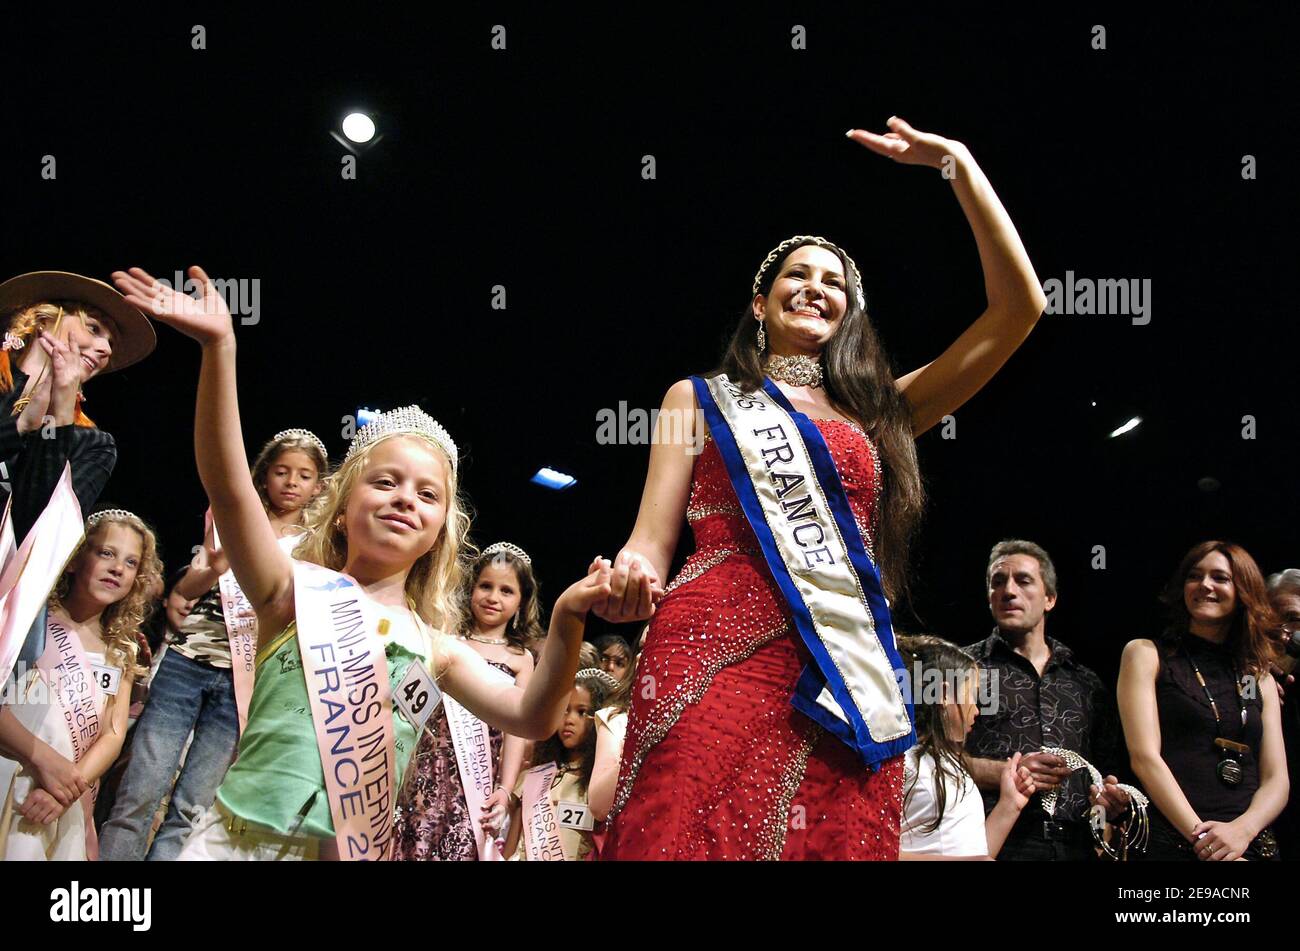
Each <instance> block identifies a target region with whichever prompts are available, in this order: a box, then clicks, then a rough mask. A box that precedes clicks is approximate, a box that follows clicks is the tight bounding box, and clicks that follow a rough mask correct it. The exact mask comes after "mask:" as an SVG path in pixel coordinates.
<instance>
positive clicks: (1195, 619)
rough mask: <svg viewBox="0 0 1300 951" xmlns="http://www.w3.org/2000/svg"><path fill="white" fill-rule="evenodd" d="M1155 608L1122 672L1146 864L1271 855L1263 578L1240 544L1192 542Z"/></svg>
mask: <svg viewBox="0 0 1300 951" xmlns="http://www.w3.org/2000/svg"><path fill="white" fill-rule="evenodd" d="M1161 600H1162V601H1164V603H1165V604H1166V606H1167V607H1168V608H1169V614H1170V622H1169V625H1168V627H1166V628H1165V631H1164V633H1163V635H1162V636H1161V637H1160V638H1159V640H1158V641H1152V640H1146V639H1141V640H1134V641H1129V643H1128V644H1127V646H1125V648H1124V655H1123V658H1122V660H1121V661H1120V670H1119V712H1120V719H1121V720H1122V722H1123V724H1124V737H1125V739H1126V740H1127V741H1128V749H1129V758H1130V761H1131V763H1132V766H1133V772H1134V774H1135V775H1136V776H1137V778H1138V780H1139V782H1141V784H1142V788H1143V789H1144V790H1145V791H1146V794H1147V795H1148V796H1149V797H1150V799H1151V802H1152V804H1153V805H1154V806H1155V809H1154V810H1152V815H1151V844H1150V846H1149V847H1148V849H1147V852H1146V856H1145V857H1146V858H1147V859H1151V860H1180V861H1195V860H1198V859H1199V860H1201V861H1211V862H1226V861H1233V860H1234V859H1246V860H1248V861H1253V860H1260V859H1263V860H1270V859H1275V858H1277V856H1278V847H1277V840H1276V837H1275V836H1274V835H1273V832H1272V830H1271V829H1270V828H1269V826H1270V825H1271V823H1272V822H1273V820H1274V819H1276V818H1277V817H1278V814H1279V813H1280V812H1281V811H1282V809H1283V807H1284V806H1285V805H1286V802H1287V796H1288V793H1289V788H1290V783H1289V781H1288V779H1287V770H1286V754H1285V752H1284V749H1283V744H1282V719H1281V712H1280V706H1279V699H1278V695H1277V688H1276V687H1275V686H1274V682H1273V678H1272V675H1271V674H1270V673H1269V666H1270V663H1271V662H1272V660H1273V652H1274V642H1273V639H1272V638H1273V636H1274V632H1275V631H1276V629H1277V627H1278V626H1279V625H1278V621H1277V618H1276V617H1275V616H1274V613H1273V610H1272V607H1271V606H1270V603H1269V599H1268V594H1267V591H1266V590H1265V587H1264V579H1263V576H1262V575H1261V574H1260V571H1259V567H1258V566H1257V565H1256V564H1255V560H1254V559H1253V558H1251V556H1250V555H1249V554H1248V553H1247V552H1246V551H1245V549H1243V548H1241V547H1240V546H1239V545H1234V544H1232V543H1231V542H1221V541H1207V542H1201V543H1200V544H1199V545H1196V546H1194V547H1193V548H1192V549H1191V551H1189V552H1188V553H1187V555H1186V556H1185V557H1184V558H1183V560H1182V562H1181V564H1179V566H1178V570H1177V571H1176V572H1175V573H1174V575H1173V577H1172V578H1170V580H1169V584H1168V585H1167V587H1166V588H1165V591H1164V593H1163V595H1162V597H1161Z"/></svg>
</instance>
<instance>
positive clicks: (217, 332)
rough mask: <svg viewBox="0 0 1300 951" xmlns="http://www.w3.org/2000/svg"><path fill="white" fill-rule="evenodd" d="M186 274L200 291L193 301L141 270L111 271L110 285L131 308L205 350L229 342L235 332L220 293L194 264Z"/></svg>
mask: <svg viewBox="0 0 1300 951" xmlns="http://www.w3.org/2000/svg"><path fill="white" fill-rule="evenodd" d="M189 275H190V277H191V278H193V279H194V280H195V281H197V282H198V283H199V285H200V286H201V287H202V288H203V295H202V296H201V297H199V298H198V299H197V300H196V299H195V298H193V297H190V296H189V295H188V294H184V293H181V292H180V291H177V290H175V289H173V288H170V287H167V286H166V285H165V284H160V283H159V282H158V281H157V279H155V278H154V277H152V276H151V275H150V274H149V273H148V272H146V271H145V270H144V269H143V268H138V267H133V268H131V269H129V270H128V271H125V272H124V271H114V272H113V283H114V284H116V285H117V289H118V290H119V291H121V292H122V293H123V295H125V297H126V299H127V302H128V303H130V304H131V305H132V306H134V307H137V308H139V309H140V311H142V312H143V313H145V314H151V315H153V316H154V317H156V318H157V319H158V320H161V321H162V322H163V323H165V324H169V325H170V326H172V327H175V328H176V329H177V330H179V331H180V332H181V333H183V334H185V336H187V337H190V338H192V339H194V340H197V341H198V342H199V343H200V344H202V345H203V346H205V347H206V346H209V345H211V344H216V343H221V342H223V341H225V340H228V339H233V338H234V335H235V330H234V325H233V323H232V322H231V319H230V309H229V308H228V307H227V306H226V301H225V298H223V297H222V296H221V292H220V291H218V290H217V288H216V286H215V285H213V283H212V279H211V278H210V277H208V275H207V274H206V273H204V271H203V268H201V267H198V266H197V265H195V266H194V267H191V268H190V270H189Z"/></svg>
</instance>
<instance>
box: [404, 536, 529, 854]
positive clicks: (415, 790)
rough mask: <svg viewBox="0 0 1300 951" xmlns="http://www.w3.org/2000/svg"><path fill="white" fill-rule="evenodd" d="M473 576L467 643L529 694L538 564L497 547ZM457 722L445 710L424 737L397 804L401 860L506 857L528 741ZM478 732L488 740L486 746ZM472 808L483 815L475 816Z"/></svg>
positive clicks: (506, 546) (486, 552) (462, 716)
mask: <svg viewBox="0 0 1300 951" xmlns="http://www.w3.org/2000/svg"><path fill="white" fill-rule="evenodd" d="M470 576H471V578H472V579H473V580H472V582H471V584H470V590H469V596H468V599H467V600H468V602H469V612H468V613H469V619H470V623H469V627H468V628H467V629H466V632H465V633H464V634H462V635H461V637H462V639H463V640H464V642H465V643H466V644H467V645H468V646H469V647H471V648H473V649H474V651H476V652H477V653H478V654H479V655H480V656H481V657H482V658H483V659H484V660H486V661H487V662H488V663H489V664H491V665H492V666H493V667H495V668H496V669H497V670H499V671H501V672H502V674H503V675H504V676H505V677H508V678H510V679H511V680H513V681H514V683H515V685H516V686H518V687H526V686H527V685H528V678H529V677H530V676H532V673H533V656H532V654H530V653H529V652H528V650H527V646H528V643H529V641H530V640H540V638H541V637H542V635H543V631H542V625H541V614H542V612H541V601H540V598H539V597H538V591H537V578H536V577H535V576H534V574H533V562H532V559H531V558H530V557H529V556H528V553H527V552H525V551H524V550H523V549H522V548H519V547H518V546H516V545H512V544H510V543H508V542H497V543H496V544H494V545H489V546H488V547H487V548H485V549H483V553H482V554H481V555H480V556H479V557H478V559H477V560H476V561H475V562H474V566H473V568H472V569H471V572H470ZM453 703H454V701H453ZM452 716H453V717H456V718H457V723H456V729H455V730H453V729H452V727H451V724H450V722H449V719H448V711H447V705H446V704H445V703H444V704H443V705H442V706H440V707H439V708H438V709H437V710H436V711H435V712H434V714H433V716H432V718H431V719H430V720H429V723H428V724H427V725H426V726H425V729H424V732H423V733H422V734H421V735H420V742H419V746H418V747H417V748H416V752H415V760H414V762H413V764H412V767H411V769H410V770H409V771H408V773H407V779H406V782H405V785H404V787H403V789H402V793H401V795H400V796H399V797H398V800H397V822H396V832H395V840H396V851H395V858H397V859H399V860H402V861H473V860H475V859H479V858H499V857H501V856H500V853H499V851H498V847H497V844H496V839H497V837H498V836H499V834H500V832H501V828H502V826H503V825H504V823H505V819H506V816H507V814H508V810H509V805H510V797H509V792H508V791H509V790H511V789H513V788H514V787H515V782H516V781H517V780H518V778H519V773H520V769H521V767H522V766H523V761H524V754H525V752H526V751H527V749H526V748H527V746H528V745H529V744H528V741H527V740H524V739H521V738H520V737H517V736H508V735H505V734H503V733H502V732H501V731H500V730H496V729H489V728H487V727H486V726H484V725H482V722H481V721H479V720H476V719H474V718H472V717H470V715H469V714H468V713H463V712H462V711H461V710H457V711H456V712H455V713H454V714H452ZM466 718H469V720H470V721H472V722H468V721H467V720H466ZM478 731H483V732H486V734H487V742H486V743H485V744H484V743H483V739H482V737H480V736H478V735H477V733H478ZM458 741H459V742H458ZM483 745H486V747H487V749H488V752H489V759H488V760H487V761H486V762H485V763H481V764H479V765H478V768H477V771H476V773H477V774H476V775H473V776H466V775H465V774H464V773H463V772H462V770H461V768H460V764H461V763H462V762H465V763H466V766H467V767H469V768H471V769H473V768H474V766H473V764H470V763H468V762H466V760H467V748H469V747H481V746H483ZM471 802H472V803H473V804H474V806H476V807H477V808H471V805H470V804H471Z"/></svg>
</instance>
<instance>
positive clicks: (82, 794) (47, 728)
mask: <svg viewBox="0 0 1300 951" xmlns="http://www.w3.org/2000/svg"><path fill="white" fill-rule="evenodd" d="M161 580H162V566H161V565H160V564H159V561H158V554H157V544H156V541H155V539H154V534H153V532H152V531H151V530H150V529H149V527H148V526H146V525H145V524H144V522H143V521H141V520H140V519H139V518H138V517H137V516H135V515H133V514H131V513H130V512H126V511H122V510H121V509H110V510H108V511H105V512H97V513H95V514H94V515H92V516H90V518H89V519H87V521H86V538H85V540H84V541H83V542H82V544H81V545H80V547H78V549H77V551H76V552H75V554H74V555H73V557H72V560H71V561H70V562H69V563H68V566H67V568H66V569H65V571H64V574H63V576H62V578H61V579H60V581H59V583H58V585H57V586H56V588H55V590H54V592H53V593H52V594H51V595H50V599H49V604H48V609H47V612H46V622H45V649H44V653H42V655H41V656H40V658H39V659H38V660H37V662H36V665H35V666H34V667H33V668H31V669H30V670H27V671H25V672H24V673H23V675H22V677H21V679H20V681H19V683H18V690H17V691H16V693H15V695H14V696H15V702H14V703H13V704H12V705H6V706H5V707H4V708H3V709H2V710H0V744H2V745H3V747H4V748H5V749H6V750H9V751H12V753H13V754H14V758H15V759H16V760H17V761H18V763H19V768H18V771H17V772H16V773H15V775H14V778H13V780H12V782H11V783H10V785H9V789H8V792H7V794H6V796H5V799H4V806H3V813H2V814H0V855H3V856H4V858H5V859H27V860H64V861H84V860H86V859H95V858H96V857H97V847H96V841H95V827H94V822H93V814H94V796H95V791H96V785H97V783H98V781H99V778H100V776H102V775H103V774H104V773H105V772H106V771H107V770H108V769H109V767H110V766H112V765H113V763H114V762H115V761H116V760H117V756H118V754H119V753H120V752H121V749H122V740H123V738H124V737H125V735H126V720H127V711H128V709H129V708H130V704H131V685H132V683H133V682H134V680H135V678H136V677H137V676H139V675H141V674H142V673H144V671H142V670H140V669H139V667H138V666H137V654H136V652H137V650H138V644H137V641H136V635H137V634H138V632H139V630H140V627H141V625H142V624H143V623H144V620H145V618H146V617H147V616H148V614H149V611H150V609H151V606H152V605H151V602H152V601H153V600H154V596H153V592H154V591H155V590H156V586H157V585H159V584H160V583H161ZM54 764H59V765H62V766H63V768H64V771H65V772H66V770H67V769H68V767H69V765H71V768H72V771H73V772H74V773H75V780H74V781H73V782H72V783H65V782H59V781H57V780H51V777H52V776H55V775H57V774H58V773H59V770H57V769H56V768H55V766H54ZM82 790H84V791H82Z"/></svg>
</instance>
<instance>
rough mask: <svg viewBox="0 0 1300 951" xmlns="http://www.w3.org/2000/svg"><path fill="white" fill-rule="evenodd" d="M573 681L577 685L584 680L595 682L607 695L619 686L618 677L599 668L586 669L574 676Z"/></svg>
mask: <svg viewBox="0 0 1300 951" xmlns="http://www.w3.org/2000/svg"><path fill="white" fill-rule="evenodd" d="M573 679H574V681H575V682H576V683H582V682H583V681H584V680H594V681H596V683H597V684H599V685H600V688H601V689H602V690H603V691H604V692H605V693H606V694H609V693H611V692H612V691H614V690H615V689H617V688H618V684H619V680H618V678H617V677H615V676H614V675H613V674H611V673H610V672H609V671H607V670H601V669H600V668H599V667H584V668H582V670H580V671H578V672H577V673H576V674H575V675H574V677H573Z"/></svg>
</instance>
